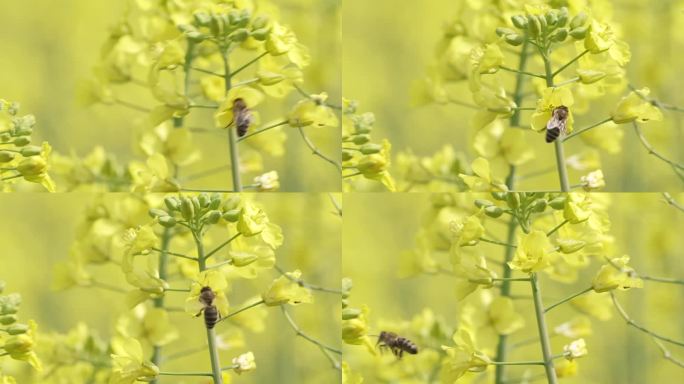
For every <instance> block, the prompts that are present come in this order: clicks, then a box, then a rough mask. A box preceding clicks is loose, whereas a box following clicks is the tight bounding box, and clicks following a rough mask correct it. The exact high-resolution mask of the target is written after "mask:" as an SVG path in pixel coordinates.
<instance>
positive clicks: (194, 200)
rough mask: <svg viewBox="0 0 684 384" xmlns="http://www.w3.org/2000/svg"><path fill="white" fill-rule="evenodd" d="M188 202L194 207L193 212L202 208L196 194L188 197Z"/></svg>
mask: <svg viewBox="0 0 684 384" xmlns="http://www.w3.org/2000/svg"><path fill="white" fill-rule="evenodd" d="M190 202H191V203H192V207H193V208H194V209H195V212H199V211H201V210H202V204H200V202H199V198H198V197H197V196H192V197H191V198H190Z"/></svg>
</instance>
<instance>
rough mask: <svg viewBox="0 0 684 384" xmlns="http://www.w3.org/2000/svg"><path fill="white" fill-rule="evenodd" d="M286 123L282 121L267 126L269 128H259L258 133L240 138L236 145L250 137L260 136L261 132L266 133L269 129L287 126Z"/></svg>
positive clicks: (286, 121)
mask: <svg viewBox="0 0 684 384" xmlns="http://www.w3.org/2000/svg"><path fill="white" fill-rule="evenodd" d="M287 123H289V121H288V120H283V121H279V122H277V123H274V124H271V125H269V126H267V127H264V128H261V129H260V130H258V131H254V132H252V133H250V134H247V135H244V136H242V137H241V138H239V139H238V143H239V142H241V141H243V140H247V139H248V138H250V137H252V136H254V135H258V134H260V133H263V132H266V131H268V130H269V129H273V128H276V127H280V126H281V125H285V124H287Z"/></svg>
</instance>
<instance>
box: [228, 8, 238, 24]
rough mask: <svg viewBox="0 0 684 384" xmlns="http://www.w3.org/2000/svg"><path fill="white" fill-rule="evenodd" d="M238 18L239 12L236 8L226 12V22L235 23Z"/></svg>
mask: <svg viewBox="0 0 684 384" xmlns="http://www.w3.org/2000/svg"><path fill="white" fill-rule="evenodd" d="M239 20H240V13H239V12H238V11H236V10H232V11H230V12H228V24H231V25H232V24H237V22H238V21H239Z"/></svg>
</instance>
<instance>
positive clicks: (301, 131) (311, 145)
mask: <svg viewBox="0 0 684 384" xmlns="http://www.w3.org/2000/svg"><path fill="white" fill-rule="evenodd" d="M297 129H299V134H300V135H301V136H302V139H304V142H305V143H306V145H307V146H308V147H309V149H311V151H312V153H313V154H314V155H316V156H318V157H320V158H321V159H323V160H325V161H327V162H328V163H330V164H332V165H333V166H334V167H335V168H337V170H338V171H339V172H340V173H342V166H341V165H340V164H339V163H338V162H336V161H335V160H333V159H331V158H329V157H328V156H326V155H324V154H323V153H321V151H320V150H319V149H318V148H317V147H316V146H315V145H314V143H313V142H312V141H311V140H310V139H309V137H308V136H307V135H306V133H304V129H303V128H302V127H297Z"/></svg>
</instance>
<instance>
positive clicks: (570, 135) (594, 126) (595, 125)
mask: <svg viewBox="0 0 684 384" xmlns="http://www.w3.org/2000/svg"><path fill="white" fill-rule="evenodd" d="M611 120H613V118H612V117H609V118H607V119H604V120H601V121H599V122H598V123H595V124H592V125H590V126H588V127H586V128H582V129H579V130H577V131H575V132H573V133H571V134H569V135H567V136H565V137H564V138H563V141H564V142H565V141H568V140H570V139H572V138H573V137H575V136H577V135H581V134H583V133H584V132H586V131H588V130H590V129H594V128H596V127H598V126H599V125H603V124H605V123H607V122H609V121H611ZM556 141H558V140H556Z"/></svg>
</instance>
